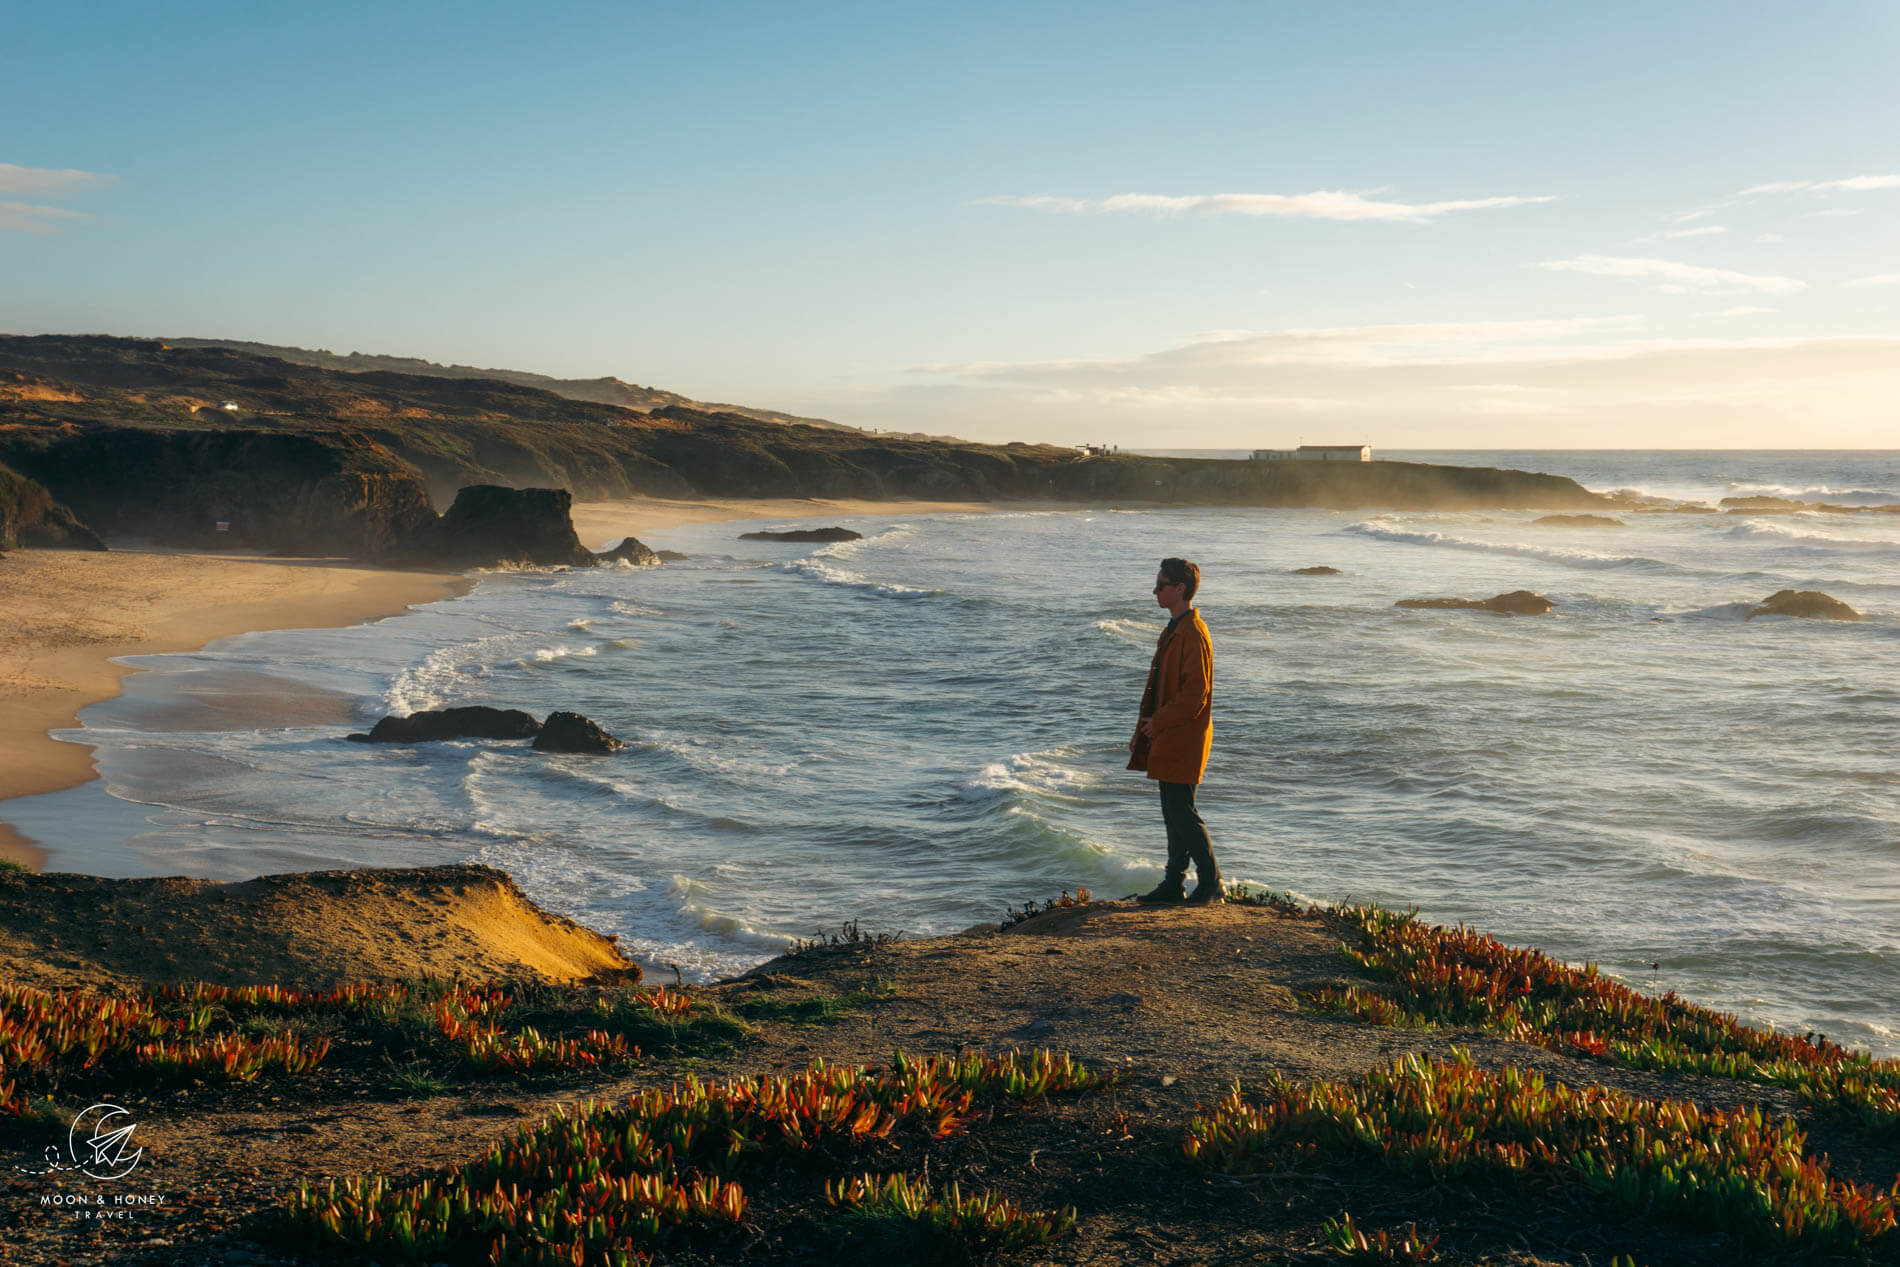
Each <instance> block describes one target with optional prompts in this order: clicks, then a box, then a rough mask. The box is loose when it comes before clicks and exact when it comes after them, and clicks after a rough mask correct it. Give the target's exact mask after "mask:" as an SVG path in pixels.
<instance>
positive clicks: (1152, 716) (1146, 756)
mask: <svg viewBox="0 0 1900 1267" xmlns="http://www.w3.org/2000/svg"><path fill="white" fill-rule="evenodd" d="M1200 587H1201V569H1200V568H1198V567H1196V566H1195V565H1194V564H1192V563H1190V562H1188V561H1187V560H1186V559H1163V560H1161V571H1160V573H1159V574H1158V575H1157V576H1156V577H1155V602H1156V603H1157V604H1159V605H1160V606H1162V607H1165V608H1167V609H1168V615H1169V616H1170V617H1172V619H1171V620H1169V621H1168V627H1167V629H1166V630H1164V631H1163V632H1162V634H1161V641H1160V642H1159V643H1158V644H1157V645H1156V647H1155V658H1154V664H1153V665H1152V666H1151V667H1150V668H1149V670H1148V689H1147V690H1146V691H1144V692H1143V693H1142V696H1141V720H1140V723H1139V724H1138V725H1137V726H1136V728H1135V735H1134V738H1132V739H1130V740H1129V741H1128V751H1129V754H1130V756H1129V759H1128V768H1129V769H1130V770H1146V771H1147V772H1148V777H1149V778H1151V779H1153V780H1155V781H1156V782H1157V783H1159V784H1160V785H1161V819H1162V821H1163V822H1164V823H1166V824H1167V828H1168V872H1167V875H1165V876H1164V877H1162V880H1161V884H1160V886H1159V887H1157V888H1156V889H1155V890H1154V891H1153V892H1152V893H1144V894H1142V896H1141V898H1140V899H1139V900H1141V901H1143V902H1148V903H1160V902H1184V901H1185V902H1196V903H1202V902H1218V901H1220V900H1221V881H1220V868H1219V867H1218V866H1217V865H1215V863H1214V846H1213V842H1212V841H1210V840H1209V839H1208V838H1207V824H1206V823H1205V822H1203V821H1202V819H1201V815H1200V812H1199V811H1198V810H1196V809H1195V808H1194V788H1195V786H1196V785H1197V784H1198V783H1200V781H1201V775H1202V774H1203V773H1204V772H1205V771H1206V769H1207V754H1208V752H1209V751H1210V750H1211V749H1212V748H1213V746H1214V709H1213V704H1214V647H1213V643H1212V642H1211V641H1210V640H1209V639H1208V636H1207V625H1206V624H1205V623H1203V622H1202V620H1201V613H1199V612H1197V611H1195V610H1194V607H1193V603H1194V595H1195V592H1196V591H1197V590H1199V589H1200ZM1189 861H1192V862H1193V863H1194V892H1193V893H1192V894H1189V893H1186V892H1184V891H1183V890H1184V887H1185V886H1184V883H1183V882H1184V881H1185V879H1186V877H1187V869H1188V863H1189Z"/></svg>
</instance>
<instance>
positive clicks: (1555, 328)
mask: <svg viewBox="0 0 1900 1267" xmlns="http://www.w3.org/2000/svg"><path fill="white" fill-rule="evenodd" d="M1636 322H1637V319H1636V318H1632V317H1584V318H1569V319H1547V320H1541V321H1440V322H1420V323H1414V324H1404V325H1397V324H1395V325H1379V326H1334V327H1292V328H1288V329H1282V330H1207V331H1203V332H1201V333H1199V334H1193V335H1189V336H1188V337H1187V338H1186V339H1185V340H1184V341H1183V342H1182V343H1180V344H1178V345H1176V346H1174V347H1171V348H1166V349H1163V350H1161V351H1158V352H1149V353H1144V354H1142V355H1140V356H1134V357H1122V358H1100V359H1097V358H1084V359H1075V360H1059V361H978V362H962V363H952V364H934V365H923V366H918V367H917V372H919V373H925V374H932V375H940V376H946V377H952V378H964V379H991V378H998V379H1008V380H1012V381H1033V380H1051V381H1053V380H1063V379H1068V378H1072V377H1082V378H1089V379H1094V380H1099V381H1103V382H1108V381H1114V380H1116V379H1130V380H1140V381H1147V382H1162V381H1166V382H1187V383H1193V382H1201V383H1204V382H1205V381H1206V378H1205V377H1204V376H1207V375H1219V374H1223V373H1226V372H1230V371H1241V372H1250V371H1254V370H1259V369H1262V368H1271V367H1285V366H1305V367H1330V368H1358V369H1369V368H1380V367H1389V366H1403V365H1445V364H1459V363H1463V362H1466V361H1470V362H1474V363H1478V364H1490V363H1494V362H1495V363H1508V362H1510V361H1512V360H1514V359H1517V358H1519V357H1543V356H1547V355H1550V354H1552V351H1553V349H1552V348H1551V346H1550V345H1549V341H1550V340H1553V339H1574V338H1576V337H1578V336H1583V335H1592V334H1602V333H1605V332H1612V331H1615V330H1619V329H1628V328H1630V327H1631V326H1633V325H1634V324H1636ZM1529 344H1535V345H1537V346H1536V347H1527V346H1525V345H1529Z"/></svg>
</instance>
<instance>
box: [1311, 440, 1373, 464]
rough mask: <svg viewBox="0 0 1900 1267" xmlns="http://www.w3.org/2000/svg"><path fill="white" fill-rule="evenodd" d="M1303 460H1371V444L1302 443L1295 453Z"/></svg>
mask: <svg viewBox="0 0 1900 1267" xmlns="http://www.w3.org/2000/svg"><path fill="white" fill-rule="evenodd" d="M1293 456H1294V457H1295V458H1297V459H1298V460H1299V461H1302V462H1370V461H1372V446H1371V445H1369V444H1302V445H1301V446H1300V447H1299V451H1298V452H1296V453H1294V455H1293Z"/></svg>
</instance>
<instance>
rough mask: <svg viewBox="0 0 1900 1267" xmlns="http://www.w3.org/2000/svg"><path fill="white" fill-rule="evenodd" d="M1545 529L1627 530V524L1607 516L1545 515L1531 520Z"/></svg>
mask: <svg viewBox="0 0 1900 1267" xmlns="http://www.w3.org/2000/svg"><path fill="white" fill-rule="evenodd" d="M1531 522H1532V523H1534V524H1542V525H1544V526H1545V527H1546V528H1627V527H1629V525H1628V524H1626V523H1624V522H1623V521H1622V520H1621V519H1613V518H1611V517H1610V516H1609V515H1545V516H1543V517H1542V518H1539V519H1533V520H1531Z"/></svg>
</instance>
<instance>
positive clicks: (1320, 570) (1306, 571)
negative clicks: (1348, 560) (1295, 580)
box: [1293, 563, 1339, 576]
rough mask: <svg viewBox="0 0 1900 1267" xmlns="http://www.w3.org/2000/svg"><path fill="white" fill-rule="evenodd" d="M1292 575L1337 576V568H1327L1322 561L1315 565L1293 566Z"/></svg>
mask: <svg viewBox="0 0 1900 1267" xmlns="http://www.w3.org/2000/svg"><path fill="white" fill-rule="evenodd" d="M1293 575H1295V576H1338V575H1339V569H1338V568H1329V567H1327V566H1326V565H1325V564H1324V563H1322V564H1320V565H1319V566H1317V567H1310V568H1294V569H1293Z"/></svg>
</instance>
